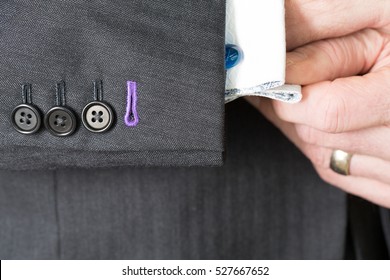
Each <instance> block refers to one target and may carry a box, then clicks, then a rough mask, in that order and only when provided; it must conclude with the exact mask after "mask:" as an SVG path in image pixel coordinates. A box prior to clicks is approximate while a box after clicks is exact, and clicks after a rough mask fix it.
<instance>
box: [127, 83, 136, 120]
mask: <svg viewBox="0 0 390 280" xmlns="http://www.w3.org/2000/svg"><path fill="white" fill-rule="evenodd" d="M138 121H139V118H138V114H137V83H136V82H134V81H127V106H126V115H125V124H126V125H127V126H130V127H133V126H136V125H137V124H138Z"/></svg>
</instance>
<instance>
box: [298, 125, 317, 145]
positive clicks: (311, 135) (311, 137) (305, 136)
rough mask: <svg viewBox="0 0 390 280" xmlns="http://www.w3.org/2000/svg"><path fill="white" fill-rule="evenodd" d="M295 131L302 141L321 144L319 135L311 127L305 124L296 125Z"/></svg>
mask: <svg viewBox="0 0 390 280" xmlns="http://www.w3.org/2000/svg"><path fill="white" fill-rule="evenodd" d="M296 132H297V135H298V137H299V138H300V139H301V140H302V141H303V142H305V143H308V144H311V145H321V137H320V136H319V135H318V133H316V131H315V130H314V129H313V128H311V127H309V126H306V125H297V126H296Z"/></svg>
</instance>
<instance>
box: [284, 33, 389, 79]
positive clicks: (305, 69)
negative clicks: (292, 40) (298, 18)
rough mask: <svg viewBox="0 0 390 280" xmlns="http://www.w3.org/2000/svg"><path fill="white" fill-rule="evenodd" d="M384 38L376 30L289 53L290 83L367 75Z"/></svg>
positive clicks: (323, 41)
mask: <svg viewBox="0 0 390 280" xmlns="http://www.w3.org/2000/svg"><path fill="white" fill-rule="evenodd" d="M384 44H385V42H384V37H383V36H382V35H381V34H380V33H379V32H378V31H375V30H373V29H366V30H363V31H360V32H357V33H354V34H352V35H349V36H345V37H341V38H336V39H331V40H322V41H318V42H315V43H312V44H309V45H306V46H303V47H301V48H298V49H296V50H294V51H292V52H290V53H287V59H286V61H287V63H286V82H287V83H290V84H299V85H308V84H313V83H317V82H321V81H332V80H334V79H336V78H341V77H349V76H355V75H357V74H365V73H367V72H368V70H370V68H372V66H373V65H374V63H375V62H376V61H377V58H378V56H379V54H380V53H381V51H382V50H383V46H384Z"/></svg>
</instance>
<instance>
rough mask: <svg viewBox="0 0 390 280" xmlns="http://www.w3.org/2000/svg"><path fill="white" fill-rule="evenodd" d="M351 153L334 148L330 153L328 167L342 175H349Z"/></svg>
mask: <svg viewBox="0 0 390 280" xmlns="http://www.w3.org/2000/svg"><path fill="white" fill-rule="evenodd" d="M352 156H353V155H352V154H349V153H346V152H344V151H341V150H335V151H333V153H332V157H331V158H330V168H331V169H332V170H333V171H334V172H336V173H338V174H340V175H344V176H348V175H350V170H349V169H350V165H351V158H352Z"/></svg>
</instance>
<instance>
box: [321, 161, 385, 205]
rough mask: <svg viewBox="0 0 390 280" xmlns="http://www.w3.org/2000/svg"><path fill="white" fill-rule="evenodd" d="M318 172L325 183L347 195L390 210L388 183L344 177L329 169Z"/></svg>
mask: <svg viewBox="0 0 390 280" xmlns="http://www.w3.org/2000/svg"><path fill="white" fill-rule="evenodd" d="M317 172H318V174H319V175H320V176H321V178H322V179H323V180H324V181H326V182H328V183H329V184H331V185H333V186H336V187H339V188H340V189H342V190H344V191H345V192H347V193H350V194H353V195H356V196H359V197H362V198H364V199H367V200H368V201H371V202H373V203H375V204H378V205H380V206H383V207H386V208H390V186H389V185H388V184H386V183H382V182H378V181H375V180H371V179H367V178H362V177H356V176H342V175H339V174H337V173H335V172H333V171H332V170H330V169H327V168H317Z"/></svg>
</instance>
